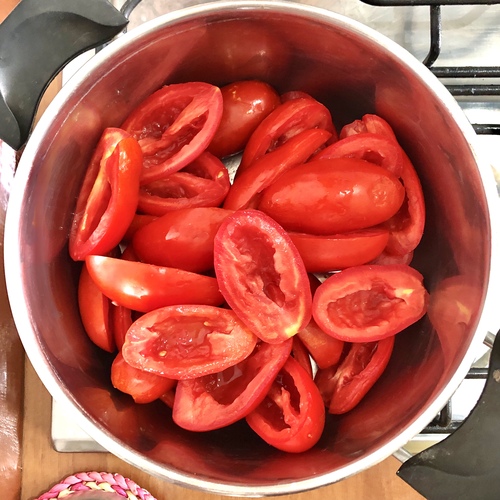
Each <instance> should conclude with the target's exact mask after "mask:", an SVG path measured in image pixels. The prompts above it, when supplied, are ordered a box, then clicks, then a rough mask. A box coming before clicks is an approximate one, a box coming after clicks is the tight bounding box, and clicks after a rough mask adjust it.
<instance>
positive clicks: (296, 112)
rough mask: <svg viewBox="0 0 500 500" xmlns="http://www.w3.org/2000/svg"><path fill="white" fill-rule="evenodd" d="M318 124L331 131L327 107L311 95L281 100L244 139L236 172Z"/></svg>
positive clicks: (318, 126)
mask: <svg viewBox="0 0 500 500" xmlns="http://www.w3.org/2000/svg"><path fill="white" fill-rule="evenodd" d="M312 128H320V129H324V130H327V131H328V132H330V133H332V134H335V136H336V131H335V128H334V126H333V123H332V117H331V114H330V111H329V110H328V108H326V107H325V106H324V105H323V104H321V103H320V102H318V101H316V100H315V99H313V98H311V97H307V98H297V99H291V100H289V101H285V102H284V103H282V104H280V105H279V106H278V107H277V108H276V109H275V110H274V111H272V112H271V113H270V114H269V115H268V116H267V117H266V118H264V120H262V122H261V123H260V124H259V126H258V127H257V128H256V129H255V131H254V132H253V134H252V135H251V136H250V139H248V142H247V145H246V146H245V149H244V151H243V156H242V158H241V163H240V165H239V167H238V170H237V172H236V176H237V177H238V176H239V175H241V174H242V173H243V172H244V171H245V170H246V169H247V168H248V167H249V166H250V164H251V163H253V162H254V161H255V160H258V159H259V158H260V157H261V156H264V155H265V154H266V153H270V152H271V151H274V150H275V149H276V148H278V147H279V146H281V145H283V144H284V143H285V142H286V141H288V140H289V139H291V138H292V137H293V136H294V135H297V134H298V133H299V132H302V131H304V130H308V129H312Z"/></svg>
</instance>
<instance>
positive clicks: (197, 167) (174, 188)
mask: <svg viewBox="0 0 500 500" xmlns="http://www.w3.org/2000/svg"><path fill="white" fill-rule="evenodd" d="M230 185H231V184H230V181H229V173H228V171H227V169H226V167H225V165H224V164H223V163H222V162H221V161H220V160H219V158H217V157H216V156H214V155H212V154H210V153H209V152H208V151H205V152H203V153H201V154H200V156H198V158H196V159H195V160H194V161H193V162H192V163H190V164H189V165H188V166H187V167H185V168H183V169H182V170H181V171H180V172H175V173H174V174H170V175H169V176H167V177H166V178H164V179H161V180H159V181H156V182H151V183H149V184H146V185H144V186H142V187H141V190H140V192H139V203H138V208H139V210H140V211H142V212H144V213H146V214H152V215H156V216H160V215H163V214H166V213H167V212H171V211H173V210H179V209H181V208H193V207H217V206H219V205H220V204H221V203H222V201H223V200H224V198H225V197H226V195H227V193H228V191H229V187H230Z"/></svg>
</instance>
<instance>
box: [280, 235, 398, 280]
mask: <svg viewBox="0 0 500 500" xmlns="http://www.w3.org/2000/svg"><path fill="white" fill-rule="evenodd" d="M288 234H289V235H290V238H291V239H292V241H293V243H294V245H295V246H296V247H297V250H298V251H299V253H300V255H301V257H302V260H303V261H304V265H305V266H306V269H307V271H308V272H309V273H323V272H328V271H335V270H339V269H345V268H346V267H353V266H359V265H361V264H366V263H368V262H371V261H372V260H373V259H375V258H376V257H377V256H379V255H380V254H381V253H382V251H383V250H384V248H385V247H386V245H387V242H388V240H389V231H388V230H387V229H385V228H382V227H377V228H368V229H360V230H359V231H351V232H347V233H341V234H333V235H330V236H324V235H315V234H306V233H294V232H289V233H288Z"/></svg>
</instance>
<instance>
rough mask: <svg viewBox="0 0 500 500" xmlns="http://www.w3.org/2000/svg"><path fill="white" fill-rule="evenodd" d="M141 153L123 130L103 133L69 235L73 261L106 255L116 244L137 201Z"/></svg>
mask: <svg viewBox="0 0 500 500" xmlns="http://www.w3.org/2000/svg"><path fill="white" fill-rule="evenodd" d="M141 169H142V153H141V148H140V147H139V145H138V144H137V141H136V140H135V139H133V138H132V137H130V135H129V134H128V133H126V132H124V131H123V130H119V129H115V128H108V129H106V130H105V131H104V133H103V135H102V137H101V139H100V140H99V143H98V145H97V149H96V151H95V153H94V155H93V157H92V159H91V161H90V164H89V166H88V168H87V172H86V174H85V178H84V180H83V185H82V188H81V190H80V194H79V196H78V200H77V203H76V209H75V215H74V217H73V222H72V225H71V230H70V235H69V253H70V255H71V257H72V259H74V260H83V259H85V257H86V256H87V255H90V254H106V253H108V252H110V251H111V250H112V249H114V248H115V247H116V245H118V243H120V241H121V239H122V238H123V236H124V234H125V232H126V231H127V229H128V227H129V225H130V223H131V222H132V219H133V218H134V214H135V211H136V209H137V203H138V199H139V177H140V175H141Z"/></svg>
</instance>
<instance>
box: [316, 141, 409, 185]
mask: <svg viewBox="0 0 500 500" xmlns="http://www.w3.org/2000/svg"><path fill="white" fill-rule="evenodd" d="M328 158H359V159H360V160H366V161H369V162H370V163H375V165H379V166H380V167H383V168H386V169H387V170H389V172H392V173H393V174H394V175H396V176H399V175H401V172H402V170H403V156H402V152H401V148H400V147H399V146H398V145H397V144H396V143H394V141H393V140H391V139H390V138H388V137H386V136H383V135H381V134H371V133H369V132H366V133H362V134H356V135H350V136H348V137H346V138H344V139H340V140H339V141H337V142H335V143H334V144H330V145H329V146H328V147H326V148H325V149H323V150H321V151H320V152H319V153H318V154H317V155H315V157H314V159H315V160H324V159H328Z"/></svg>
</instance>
